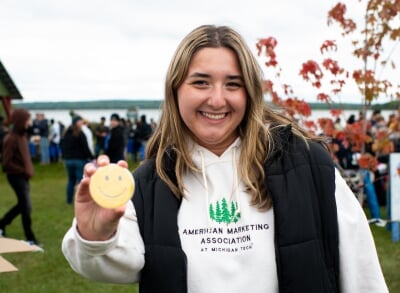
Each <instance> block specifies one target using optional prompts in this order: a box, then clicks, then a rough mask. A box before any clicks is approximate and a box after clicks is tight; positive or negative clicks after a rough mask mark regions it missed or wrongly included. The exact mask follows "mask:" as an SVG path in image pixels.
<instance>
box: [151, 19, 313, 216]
mask: <svg viewBox="0 0 400 293" xmlns="http://www.w3.org/2000/svg"><path fill="white" fill-rule="evenodd" d="M207 47H211V48H218V47H225V48H229V49H231V50H232V51H233V52H234V53H235V54H236V56H237V58H238V62H239V65H240V68H241V71H242V76H243V80H244V85H245V88H246V93H247V105H246V113H245V115H244V119H243V121H242V122H241V124H240V125H239V127H238V133H239V136H240V138H241V140H242V151H241V155H240V158H239V164H238V166H239V174H240V176H241V177H242V180H243V181H244V182H245V185H246V187H247V192H248V193H249V194H250V196H251V198H252V204H254V205H256V206H257V207H259V208H261V209H265V208H269V207H270V206H271V201H270V198H269V196H268V194H267V192H266V190H265V187H264V179H265V174H264V168H263V166H264V163H265V161H266V159H267V158H269V156H270V155H271V153H272V150H273V149H274V143H273V138H272V136H271V127H269V126H270V125H278V126H275V127H281V126H286V125H288V124H290V122H291V121H290V120H289V119H287V118H285V117H284V116H282V115H280V114H277V113H274V112H273V111H272V110H271V109H269V108H268V107H267V106H266V104H265V101H264V94H263V75H262V70H261V68H260V66H259V64H258V63H257V60H256V59H255V57H254V55H253V54H252V52H251V51H250V49H249V48H248V46H247V45H246V43H245V41H244V40H243V38H242V37H241V36H240V35H239V34H238V33H237V32H236V31H235V30H233V29H232V28H230V27H227V26H218V27H217V26H214V25H203V26H200V27H198V28H196V29H194V30H193V31H192V32H190V33H189V34H188V35H187V36H186V37H185V38H184V39H183V40H182V41H181V43H180V45H179V46H178V48H177V50H176V51H175V54H174V56H173V58H172V60H171V63H170V65H169V68H168V71H167V75H166V82H165V100H164V102H163V106H162V107H163V108H162V113H161V117H160V122H159V124H158V127H157V129H156V130H155V132H154V134H153V135H152V137H151V138H150V140H149V142H148V144H147V149H146V157H147V158H155V160H156V172H157V174H158V175H159V176H160V177H161V178H162V180H163V181H165V183H166V184H167V185H168V187H169V188H170V189H171V190H172V191H173V192H174V194H175V195H176V196H177V197H181V196H182V195H183V190H184V186H183V182H182V174H183V172H185V171H189V170H191V171H197V168H196V166H195V165H194V163H193V161H192V159H191V156H190V152H189V150H188V147H187V144H186V140H185V137H186V135H187V128H186V126H185V124H184V122H183V120H182V118H181V117H180V114H179V109H178V99H177V90H178V88H179V87H180V85H181V84H182V83H183V81H184V79H185V77H186V75H187V72H188V68H189V65H190V62H191V60H192V58H193V55H194V54H195V53H196V52H197V51H199V50H200V49H202V48H207ZM293 132H294V133H296V134H298V135H300V136H302V137H304V138H306V136H307V134H306V133H304V132H302V131H301V129H298V128H297V127H296V126H294V127H293ZM169 148H172V150H173V151H174V152H175V154H176V165H175V176H176V179H177V185H176V184H174V182H173V181H172V180H171V178H169V177H168V175H167V173H166V170H165V168H164V161H163V158H164V156H165V154H166V151H167V150H168V149H169Z"/></svg>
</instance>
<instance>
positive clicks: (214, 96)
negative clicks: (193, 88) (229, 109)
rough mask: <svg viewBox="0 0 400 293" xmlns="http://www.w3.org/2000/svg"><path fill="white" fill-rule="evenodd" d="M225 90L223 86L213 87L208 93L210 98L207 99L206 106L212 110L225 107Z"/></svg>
mask: <svg viewBox="0 0 400 293" xmlns="http://www.w3.org/2000/svg"><path fill="white" fill-rule="evenodd" d="M225 104H226V100H225V90H224V88H223V86H214V87H212V90H211V91H210V96H209V97H208V105H209V106H212V107H214V108H221V107H223V106H225Z"/></svg>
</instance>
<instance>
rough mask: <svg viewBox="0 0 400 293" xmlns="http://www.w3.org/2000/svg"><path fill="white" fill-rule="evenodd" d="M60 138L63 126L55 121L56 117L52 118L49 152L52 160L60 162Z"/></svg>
mask: <svg viewBox="0 0 400 293" xmlns="http://www.w3.org/2000/svg"><path fill="white" fill-rule="evenodd" d="M60 140H61V128H60V124H59V123H58V122H55V121H54V119H51V120H50V130H49V141H50V146H49V148H50V149H49V153H50V161H51V162H58V160H59V158H60Z"/></svg>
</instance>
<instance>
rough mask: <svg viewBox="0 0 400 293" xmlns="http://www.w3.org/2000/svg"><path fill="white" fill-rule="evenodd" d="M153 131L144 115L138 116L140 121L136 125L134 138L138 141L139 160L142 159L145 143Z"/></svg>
mask: <svg viewBox="0 0 400 293" xmlns="http://www.w3.org/2000/svg"><path fill="white" fill-rule="evenodd" d="M152 133H153V131H152V128H151V125H150V124H149V123H148V122H147V118H146V115H142V116H140V121H138V123H137V125H136V135H135V139H136V140H137V142H138V154H139V160H140V161H143V159H144V150H145V149H146V144H147V141H148V140H149V138H150V137H151V135H152Z"/></svg>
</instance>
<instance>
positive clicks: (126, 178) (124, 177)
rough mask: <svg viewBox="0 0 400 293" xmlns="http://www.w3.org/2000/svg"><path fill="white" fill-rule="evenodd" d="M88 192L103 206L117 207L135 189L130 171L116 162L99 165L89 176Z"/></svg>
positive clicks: (128, 198) (129, 196)
mask: <svg viewBox="0 0 400 293" xmlns="http://www.w3.org/2000/svg"><path fill="white" fill-rule="evenodd" d="M89 190H90V194H91V196H92V198H93V200H94V201H95V202H96V203H97V204H98V205H99V206H101V207H103V208H109V209H112V208H117V207H120V206H123V205H124V204H126V203H127V202H128V201H129V200H130V199H131V197H132V196H133V192H134V190H135V182H134V180H133V176H132V174H131V172H130V171H128V169H126V168H122V167H120V166H118V165H117V164H109V165H107V166H104V167H99V168H98V169H97V170H96V173H94V174H93V175H92V177H91V178H90V184H89Z"/></svg>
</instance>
